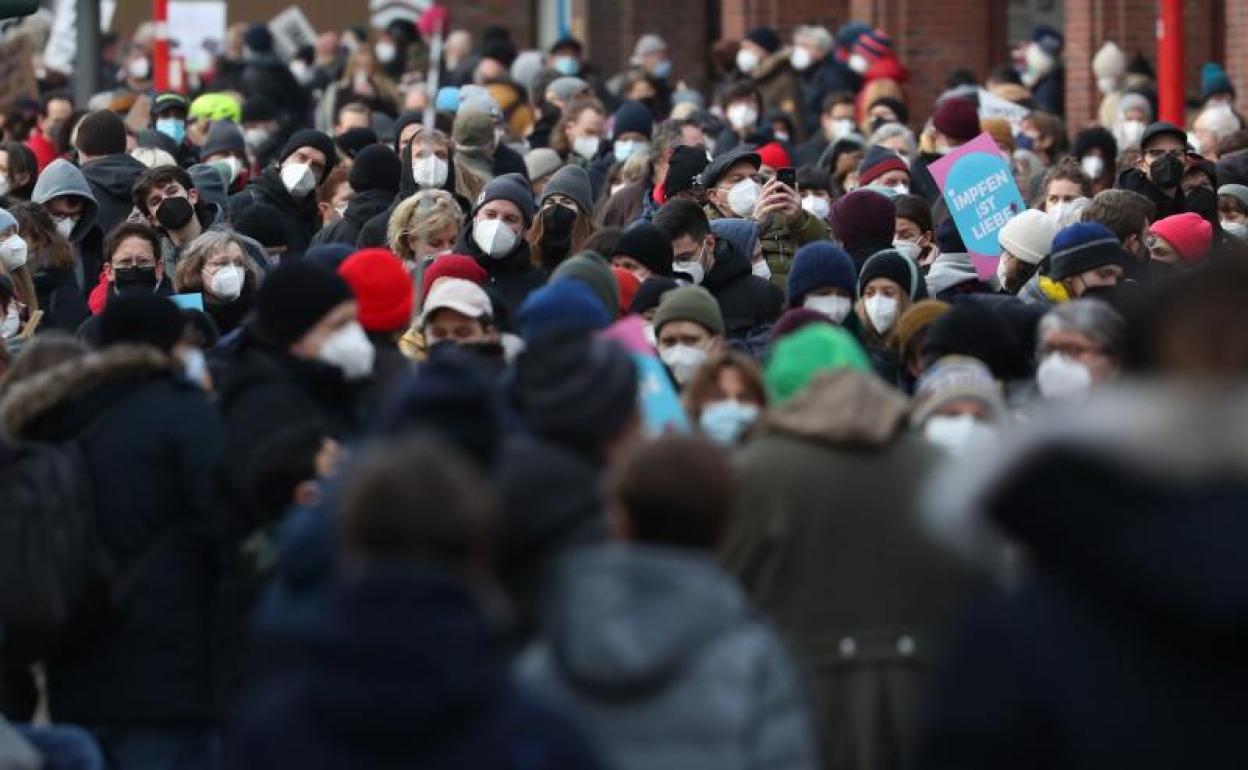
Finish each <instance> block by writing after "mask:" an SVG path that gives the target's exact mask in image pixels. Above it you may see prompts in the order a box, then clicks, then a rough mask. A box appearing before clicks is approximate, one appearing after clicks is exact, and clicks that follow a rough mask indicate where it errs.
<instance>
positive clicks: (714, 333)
mask: <svg viewBox="0 0 1248 770" xmlns="http://www.w3.org/2000/svg"><path fill="white" fill-rule="evenodd" d="M654 333H655V341H656V346H657V348H658V351H659V358H660V359H661V360H662V361H663V364H664V365H665V366H667V369H668V371H670V372H671V373H672V377H673V379H675V380H676V383H677V384H678V385H680V386H681V387H683V386H684V385H685V383H687V382H689V380H690V379H691V378H692V377H693V373H694V372H696V371H697V370H698V367H699V366H701V365H702V362H703V361H705V360H706V358H707V356H709V355H710V354H712V353H715V352H717V351H718V350H719V349H720V348H721V347H722V345H723V342H724V318H723V315H722V314H721V313H720V309H719V303H718V302H716V301H715V298H714V297H713V296H711V293H710V292H708V291H707V290H706V289H703V288H701V287H698V286H686V287H683V288H680V289H674V290H672V291H669V292H668V293H666V294H664V295H663V300H662V301H661V302H660V303H659V308H658V310H657V311H656V312H655V314H654Z"/></svg>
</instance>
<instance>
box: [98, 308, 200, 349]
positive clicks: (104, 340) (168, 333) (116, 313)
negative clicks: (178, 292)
mask: <svg viewBox="0 0 1248 770" xmlns="http://www.w3.org/2000/svg"><path fill="white" fill-rule="evenodd" d="M185 331H186V317H185V316H183V315H182V311H181V310H179V309H178V306H177V305H175V304H173V301H172V300H170V299H169V298H168V297H158V296H156V295H154V294H150V293H145V294H125V295H121V296H116V297H111V298H109V300H108V304H106V305H105V306H104V312H102V313H100V328H99V334H100V347H102V348H104V347H108V346H110V345H118V344H126V343H128V344H131V345H151V346H152V347H154V348H157V349H159V350H160V351H161V352H162V353H169V352H171V351H172V350H173V346H174V345H176V344H178V340H180V339H182V334H183V333H184V332H185Z"/></svg>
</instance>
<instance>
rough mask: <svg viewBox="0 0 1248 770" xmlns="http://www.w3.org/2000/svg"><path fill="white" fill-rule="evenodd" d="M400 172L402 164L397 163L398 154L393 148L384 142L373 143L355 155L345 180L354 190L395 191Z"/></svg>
mask: <svg viewBox="0 0 1248 770" xmlns="http://www.w3.org/2000/svg"><path fill="white" fill-rule="evenodd" d="M402 172H403V166H402V164H401V163H399V156H398V155H395V154H394V150H392V149H390V147H389V146H387V145H384V144H374V145H371V146H369V147H366V148H364V149H363V150H361V151H360V154H359V155H356V156H355V162H354V163H352V164H351V173H350V174H348V175H347V181H349V182H350V183H351V189H352V190H355V191H356V192H364V191H365V190H385V191H386V192H392V193H397V192H398V191H399V175H400V174H401V173H402Z"/></svg>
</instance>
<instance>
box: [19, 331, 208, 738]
mask: <svg viewBox="0 0 1248 770" xmlns="http://www.w3.org/2000/svg"><path fill="white" fill-rule="evenodd" d="M3 421H4V425H5V429H6V432H7V433H8V435H10V436H13V437H15V438H17V439H19V440H41V441H65V440H70V439H72V438H73V437H75V436H78V435H79V434H81V433H82V432H83V431H84V429H86V428H87V427H88V426H90V427H91V431H90V434H89V435H88V436H86V437H85V438H84V439H83V441H82V446H83V450H84V452H85V454H86V460H87V467H88V468H89V471H90V476H91V479H90V480H91V483H92V486H93V487H94V490H95V499H96V511H97V516H98V521H99V526H100V531H101V533H102V535H103V537H104V542H105V544H106V545H107V546H108V548H109V549H110V550H111V551H112V553H113V554H114V556H115V557H116V558H117V559H118V561H119V562H120V563H123V564H137V565H139V566H138V567H137V569H138V572H137V578H136V580H135V582H134V584H133V586H132V588H131V590H130V591H129V593H128V595H127V596H126V597H125V598H124V599H123V601H122V603H121V605H120V608H119V610H118V616H117V618H116V621H115V624H114V625H113V626H112V627H111V628H109V629H108V630H106V631H104V632H103V635H102V636H100V637H99V638H98V639H93V640H91V641H90V642H89V643H88V644H85V645H83V646H82V648H81V649H78V650H75V651H74V652H73V653H72V654H69V655H67V656H64V657H61V658H58V659H54V660H52V661H49V663H48V668H47V674H48V696H49V706H50V708H51V714H52V718H53V719H55V720H57V721H59V722H72V723H75V724H80V725H87V726H92V727H107V726H113V725H116V726H122V725H135V724H142V725H144V726H147V727H152V728H155V727H158V726H178V725H182V726H193V725H206V724H211V723H213V722H214V721H215V719H216V708H215V705H214V699H213V695H212V676H211V674H212V665H211V663H212V661H211V655H210V651H211V650H210V645H209V629H210V622H209V621H210V618H209V613H210V607H211V599H212V595H213V591H214V588H215V579H216V565H215V562H214V558H213V555H214V552H215V547H216V544H217V542H218V540H219V535H220V533H221V532H222V531H223V523H222V519H221V516H220V505H221V494H220V489H219V488H218V486H217V478H218V476H217V466H218V463H219V461H220V459H221V452H222V448H223V442H224V431H223V428H222V424H221V419H220V417H219V416H218V414H217V410H216V409H215V408H214V407H213V406H212V404H211V403H209V401H208V399H207V397H206V396H205V395H204V392H203V391H202V390H200V389H199V388H197V387H196V386H194V385H192V384H191V383H189V382H187V381H186V380H185V379H184V378H183V377H182V375H181V367H180V365H179V364H178V363H177V362H176V360H175V359H172V358H170V357H169V356H166V355H164V354H162V353H160V352H159V351H157V350H156V349H155V348H149V347H146V346H123V345H119V346H115V347H110V348H107V349H105V350H103V351H101V352H99V353H93V354H91V355H89V356H88V357H87V358H85V359H78V360H75V361H71V362H68V363H66V364H63V365H61V366H59V367H56V368H54V369H51V370H49V371H47V372H44V373H42V374H39V375H36V376H35V377H33V378H32V379H30V380H27V381H25V382H22V383H20V384H18V385H16V386H15V387H14V388H13V389H12V390H11V391H10V393H9V395H8V397H7V398H6V400H5V403H4V410H3Z"/></svg>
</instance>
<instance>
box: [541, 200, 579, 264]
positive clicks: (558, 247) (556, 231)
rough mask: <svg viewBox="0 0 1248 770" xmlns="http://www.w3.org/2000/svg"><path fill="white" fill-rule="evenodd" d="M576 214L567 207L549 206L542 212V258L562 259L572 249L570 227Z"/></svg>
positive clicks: (573, 223) (574, 221) (574, 222)
mask: <svg viewBox="0 0 1248 770" xmlns="http://www.w3.org/2000/svg"><path fill="white" fill-rule="evenodd" d="M575 224H576V212H575V211H573V210H572V209H570V208H568V207H567V206H551V207H550V208H548V209H545V210H544V211H542V256H543V257H545V258H547V259H556V260H558V259H563V258H564V257H566V256H567V255H568V251H569V250H570V249H571V248H572V227H573V225H575Z"/></svg>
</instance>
